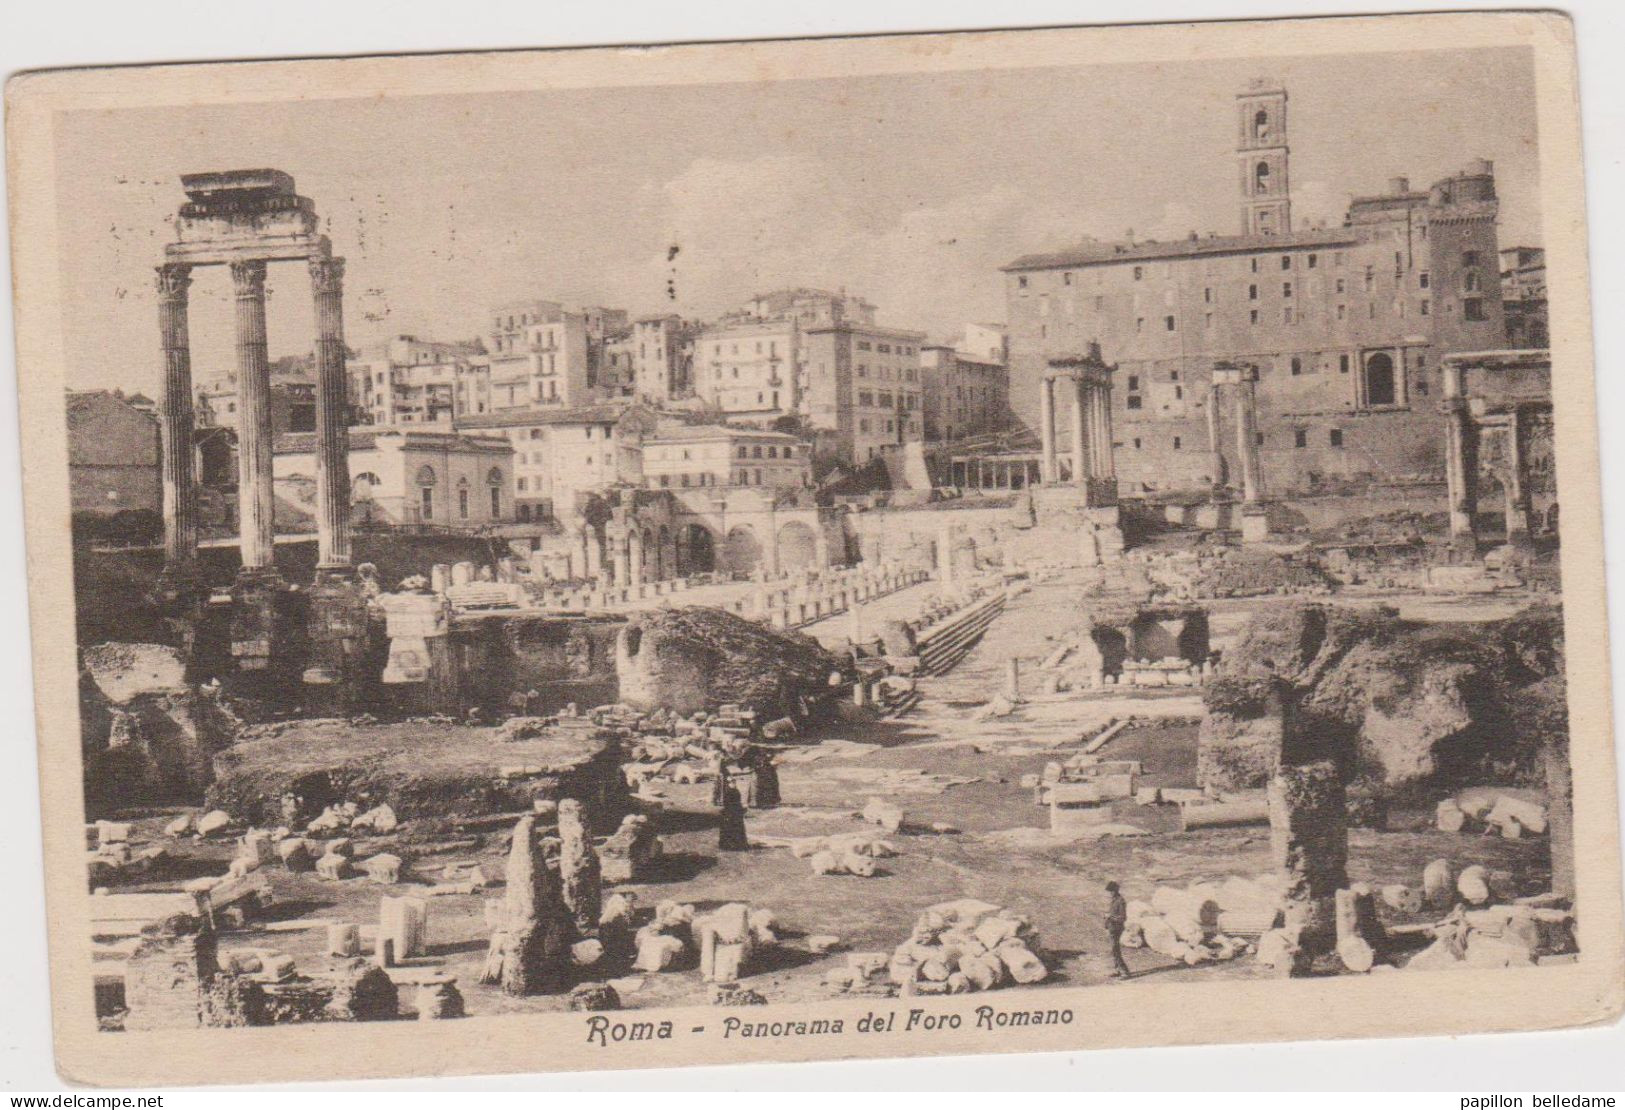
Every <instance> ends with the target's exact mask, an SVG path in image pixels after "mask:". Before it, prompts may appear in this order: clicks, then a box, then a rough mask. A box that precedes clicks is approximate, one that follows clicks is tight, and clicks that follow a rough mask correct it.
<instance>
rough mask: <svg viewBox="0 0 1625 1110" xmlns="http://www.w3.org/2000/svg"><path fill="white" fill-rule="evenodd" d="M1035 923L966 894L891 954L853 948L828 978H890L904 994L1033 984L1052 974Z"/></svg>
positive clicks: (943, 906)
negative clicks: (856, 951)
mask: <svg viewBox="0 0 1625 1110" xmlns="http://www.w3.org/2000/svg"><path fill="white" fill-rule="evenodd" d="M1041 952H1042V948H1041V947H1040V945H1039V941H1038V935H1037V933H1036V932H1035V931H1034V930H1033V927H1032V923H1031V922H1030V921H1028V920H1027V919H1026V918H1025V917H1023V916H1021V915H1020V914H1017V913H1013V912H1011V911H1009V910H1006V909H1004V908H1003V907H1001V906H996V905H994V904H993V903H991V902H982V901H979V900H977V899H974V898H961V899H959V900H957V901H953V902H942V903H939V904H937V905H934V906H931V907H929V908H928V909H927V910H926V911H925V912H924V913H922V914H921V915H920V917H919V919H918V920H917V921H915V923H914V929H913V931H912V932H911V933H910V934H909V936H908V939H907V940H905V941H904V942H903V943H902V944H900V945H898V946H897V947H896V948H895V949H894V950H893V951H892V953H891V955H890V956H889V957H888V956H886V955H885V954H884V953H853V954H852V955H851V956H850V957H849V958H848V961H847V965H846V966H845V967H844V968H836V969H834V970H833V971H832V972H831V973H830V974H829V975H828V976H827V977H826V979H825V982H826V983H827V984H828V985H830V986H833V987H836V988H838V989H840V990H843V991H855V992H860V993H863V992H868V991H872V990H873V989H874V988H875V987H876V986H877V985H879V984H880V983H881V982H882V976H884V980H886V981H889V983H890V985H891V987H893V988H895V989H896V990H897V991H898V992H899V993H901V994H904V995H911V994H965V993H968V992H971V991H984V990H993V989H995V988H998V987H1003V986H1010V985H1021V986H1028V985H1031V984H1033V983H1039V982H1042V981H1043V980H1044V979H1046V978H1047V977H1048V976H1049V967H1048V966H1047V965H1046V964H1045V962H1044V959H1043V956H1042V955H1041Z"/></svg>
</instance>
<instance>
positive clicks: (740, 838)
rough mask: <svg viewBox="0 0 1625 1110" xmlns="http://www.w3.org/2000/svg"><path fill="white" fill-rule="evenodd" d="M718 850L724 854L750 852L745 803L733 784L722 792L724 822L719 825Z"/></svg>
mask: <svg viewBox="0 0 1625 1110" xmlns="http://www.w3.org/2000/svg"><path fill="white" fill-rule="evenodd" d="M717 849H718V850H719V851H723V852H748V851H750V838H749V837H748V836H746V835H745V803H744V801H743V799H741V798H740V797H739V791H738V790H737V789H736V788H735V787H734V786H732V785H731V784H730V785H728V786H726V787H724V788H723V791H722V821H721V823H720V824H718V825H717Z"/></svg>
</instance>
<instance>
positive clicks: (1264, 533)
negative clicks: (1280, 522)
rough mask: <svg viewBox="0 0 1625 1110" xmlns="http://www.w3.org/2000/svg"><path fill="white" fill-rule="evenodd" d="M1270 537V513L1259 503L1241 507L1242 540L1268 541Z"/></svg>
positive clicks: (1248, 541)
mask: <svg viewBox="0 0 1625 1110" xmlns="http://www.w3.org/2000/svg"><path fill="white" fill-rule="evenodd" d="M1269 538H1270V518H1269V513H1268V512H1267V511H1266V510H1265V508H1264V506H1263V505H1259V504H1257V503H1253V504H1248V505H1243V506H1242V507H1241V542H1242V543H1267V542H1268V541H1269Z"/></svg>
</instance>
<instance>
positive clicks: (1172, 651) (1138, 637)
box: [1128, 617, 1179, 663]
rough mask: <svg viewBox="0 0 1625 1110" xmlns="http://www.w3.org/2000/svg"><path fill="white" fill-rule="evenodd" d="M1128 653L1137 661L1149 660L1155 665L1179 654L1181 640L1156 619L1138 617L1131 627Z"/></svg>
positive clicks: (1129, 629)
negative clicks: (1158, 661) (1161, 660)
mask: <svg viewBox="0 0 1625 1110" xmlns="http://www.w3.org/2000/svg"><path fill="white" fill-rule="evenodd" d="M1128 631H1129V643H1128V652H1129V654H1130V655H1132V656H1133V657H1134V658H1136V659H1149V660H1150V661H1151V662H1153V663H1155V662H1156V661H1157V660H1159V659H1166V658H1167V657H1168V656H1170V655H1178V654H1179V640H1178V638H1177V637H1176V636H1175V635H1174V632H1173V631H1172V630H1171V629H1170V628H1169V627H1168V626H1167V625H1166V624H1164V623H1163V622H1162V621H1160V620H1157V619H1156V618H1155V617H1136V618H1135V619H1134V622H1133V623H1132V624H1130V625H1129V628H1128Z"/></svg>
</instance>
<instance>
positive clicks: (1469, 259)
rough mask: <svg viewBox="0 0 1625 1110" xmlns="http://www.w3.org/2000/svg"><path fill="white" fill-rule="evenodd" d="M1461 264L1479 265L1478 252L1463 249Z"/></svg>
mask: <svg viewBox="0 0 1625 1110" xmlns="http://www.w3.org/2000/svg"><path fill="white" fill-rule="evenodd" d="M1461 264H1462V265H1463V266H1477V265H1478V252H1477V251H1462V252H1461Z"/></svg>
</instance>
